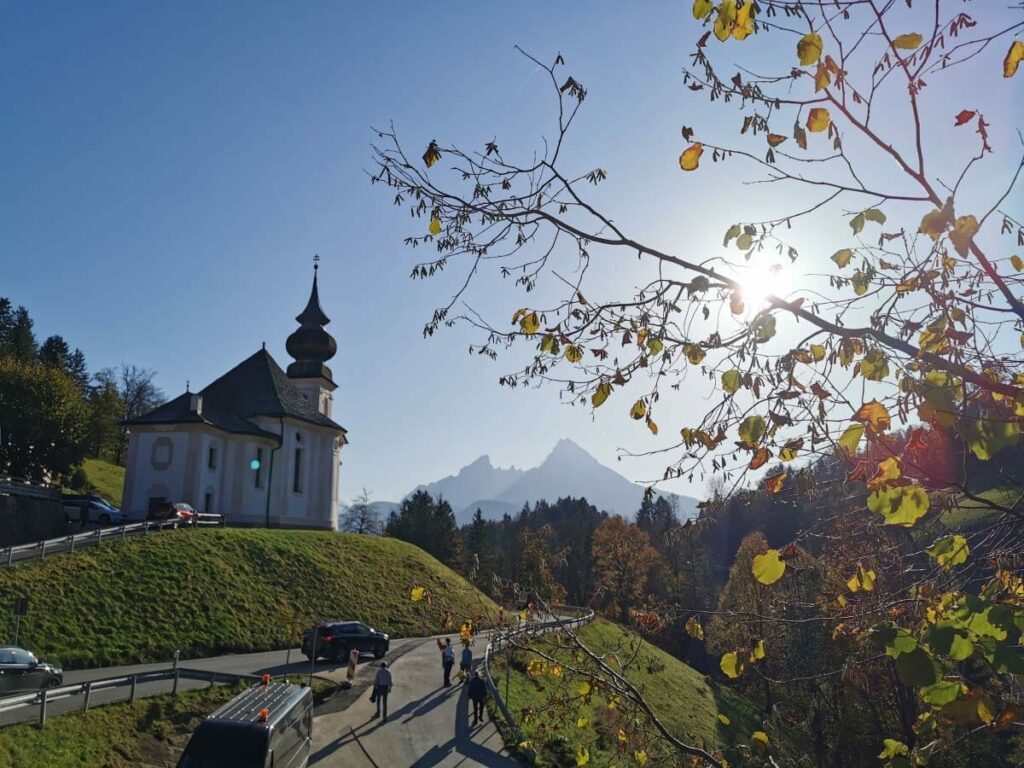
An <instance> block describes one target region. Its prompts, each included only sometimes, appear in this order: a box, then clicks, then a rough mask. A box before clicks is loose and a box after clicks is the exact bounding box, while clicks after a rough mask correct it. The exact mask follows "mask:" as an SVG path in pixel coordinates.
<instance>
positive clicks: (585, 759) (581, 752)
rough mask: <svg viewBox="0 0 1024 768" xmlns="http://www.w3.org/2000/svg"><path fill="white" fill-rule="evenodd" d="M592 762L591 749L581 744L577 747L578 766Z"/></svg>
mask: <svg viewBox="0 0 1024 768" xmlns="http://www.w3.org/2000/svg"><path fill="white" fill-rule="evenodd" d="M589 762H590V750H589V749H587V748H586V747H585V746H583V745H582V744H580V745H579V746H577V747H576V766H577V768H579V766H581V765H586V764H587V763H589Z"/></svg>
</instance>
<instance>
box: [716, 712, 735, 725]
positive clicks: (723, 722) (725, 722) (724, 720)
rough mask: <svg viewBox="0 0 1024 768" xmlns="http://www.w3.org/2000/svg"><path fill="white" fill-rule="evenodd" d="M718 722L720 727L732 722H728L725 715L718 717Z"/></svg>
mask: <svg viewBox="0 0 1024 768" xmlns="http://www.w3.org/2000/svg"><path fill="white" fill-rule="evenodd" d="M718 722H720V723H721V724H722V725H732V720H730V719H729V718H728V717H727V716H726V715H723V714H719V715H718Z"/></svg>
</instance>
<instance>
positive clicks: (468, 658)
mask: <svg viewBox="0 0 1024 768" xmlns="http://www.w3.org/2000/svg"><path fill="white" fill-rule="evenodd" d="M472 673H473V649H472V648H470V647H469V640H463V641H462V656H461V657H460V658H459V679H461V680H462V682H463V684H465V682H466V680H468V679H469V676H470V675H471V674H472Z"/></svg>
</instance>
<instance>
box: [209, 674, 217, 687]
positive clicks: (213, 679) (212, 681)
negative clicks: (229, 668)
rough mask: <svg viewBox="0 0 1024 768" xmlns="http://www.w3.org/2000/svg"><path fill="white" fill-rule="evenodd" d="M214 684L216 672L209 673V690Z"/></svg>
mask: <svg viewBox="0 0 1024 768" xmlns="http://www.w3.org/2000/svg"><path fill="white" fill-rule="evenodd" d="M215 682H217V673H216V672H211V673H210V687H211V688H213V684H214V683H215Z"/></svg>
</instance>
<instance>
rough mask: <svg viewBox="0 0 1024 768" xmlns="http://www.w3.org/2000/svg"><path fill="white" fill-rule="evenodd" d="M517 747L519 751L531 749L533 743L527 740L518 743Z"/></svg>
mask: <svg viewBox="0 0 1024 768" xmlns="http://www.w3.org/2000/svg"><path fill="white" fill-rule="evenodd" d="M518 746H519V748H520V749H533V742H532V741H529V740H527V741H520V742H519V745H518Z"/></svg>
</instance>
